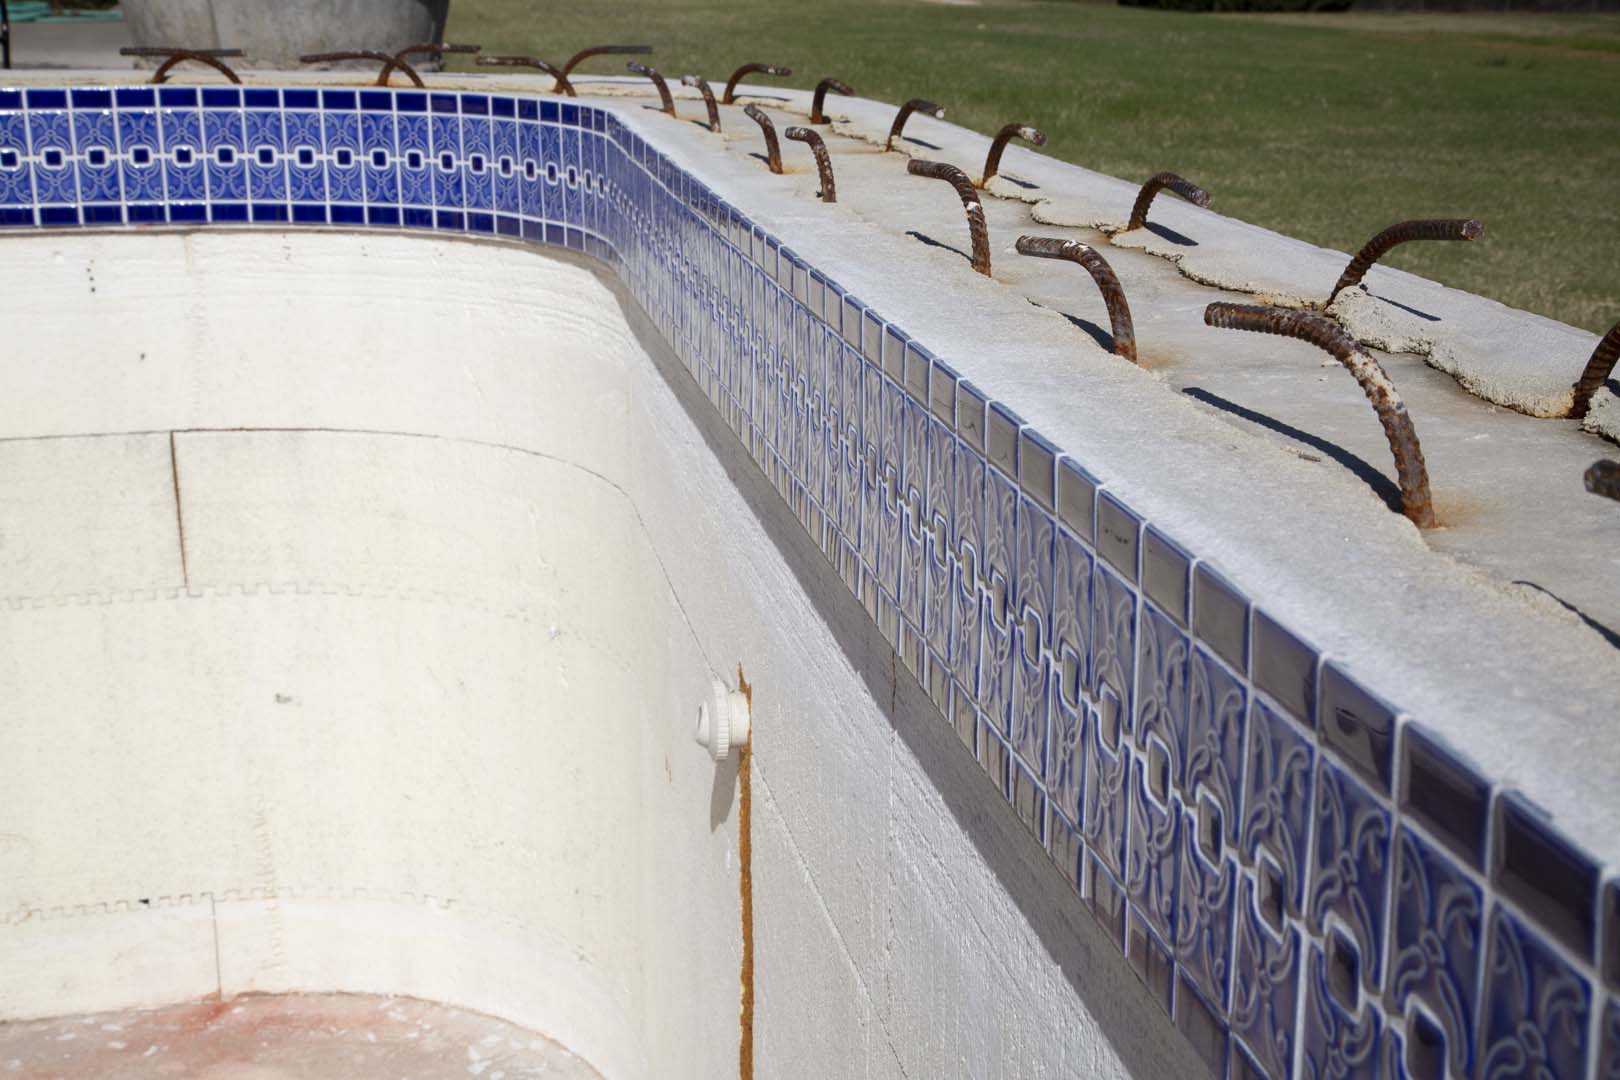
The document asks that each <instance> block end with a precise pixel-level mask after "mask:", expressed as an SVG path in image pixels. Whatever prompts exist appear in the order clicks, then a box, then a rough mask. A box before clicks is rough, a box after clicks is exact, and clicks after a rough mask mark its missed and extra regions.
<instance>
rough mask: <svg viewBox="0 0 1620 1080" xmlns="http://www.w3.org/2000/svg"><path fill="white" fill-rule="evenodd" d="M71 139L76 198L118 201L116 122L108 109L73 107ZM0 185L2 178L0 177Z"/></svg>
mask: <svg viewBox="0 0 1620 1080" xmlns="http://www.w3.org/2000/svg"><path fill="white" fill-rule="evenodd" d="M73 141H74V145H75V147H76V148H77V154H78V157H79V161H78V168H79V200H80V201H81V202H86V203H115V202H118V201H119V200H120V199H121V198H122V197H123V185H122V184H121V183H120V182H119V175H118V173H119V170H118V125H117V123H116V122H115V120H114V119H113V114H112V111H111V110H110V109H94V110H86V109H78V110H75V111H74V113H73ZM0 184H4V181H3V180H0ZM0 201H3V198H0Z"/></svg>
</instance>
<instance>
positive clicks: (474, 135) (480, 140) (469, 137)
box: [461, 116, 495, 210]
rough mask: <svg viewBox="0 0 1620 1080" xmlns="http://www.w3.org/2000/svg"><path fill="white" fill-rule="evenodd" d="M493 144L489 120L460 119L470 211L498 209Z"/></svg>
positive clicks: (463, 173) (466, 117)
mask: <svg viewBox="0 0 1620 1080" xmlns="http://www.w3.org/2000/svg"><path fill="white" fill-rule="evenodd" d="M493 153H494V143H493V140H492V137H491V134H490V124H489V121H488V120H487V119H485V118H483V117H474V116H463V117H462V118H461V165H462V175H463V178H464V189H463V190H464V192H465V196H466V200H467V202H466V205H467V208H468V209H469V210H493V209H494V208H495V168H494V161H493Z"/></svg>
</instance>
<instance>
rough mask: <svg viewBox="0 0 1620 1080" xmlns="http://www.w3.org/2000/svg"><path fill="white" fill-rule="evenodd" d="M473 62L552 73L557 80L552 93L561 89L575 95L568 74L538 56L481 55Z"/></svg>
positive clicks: (552, 87)
mask: <svg viewBox="0 0 1620 1080" xmlns="http://www.w3.org/2000/svg"><path fill="white" fill-rule="evenodd" d="M473 63H475V64H477V65H478V66H479V67H526V68H534V70H536V71H539V72H543V73H544V74H547V75H550V76H551V77H552V78H553V79H555V80H557V81H556V82H555V83H553V84H552V86H551V92H552V93H554V94H555V93H558V92H559V91H560V92H562V93H563V94H565V95H567V96H568V97H574V96H575V95H574V84H573V83H571V82H569V81H568V76H566V75H564V74H563V73H562V71H561V70H560V69H558V68H555V67H553V66H552V65H550V64H548V63H546V62H545V61H544V60H542V59H540V58H539V57H538V56H480V57H479V58H478V59H477V60H474V61H473Z"/></svg>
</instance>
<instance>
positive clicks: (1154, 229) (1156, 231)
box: [1143, 221, 1198, 247]
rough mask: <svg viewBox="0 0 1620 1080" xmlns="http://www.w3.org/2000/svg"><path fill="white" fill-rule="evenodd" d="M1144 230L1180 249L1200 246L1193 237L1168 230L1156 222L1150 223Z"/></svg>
mask: <svg viewBox="0 0 1620 1080" xmlns="http://www.w3.org/2000/svg"><path fill="white" fill-rule="evenodd" d="M1143 228H1145V229H1147V231H1148V232H1150V233H1152V234H1153V235H1154V236H1157V237H1158V238H1159V239H1161V240H1168V241H1170V242H1171V243H1172V244H1176V245H1178V246H1180V247H1197V246H1198V241H1196V240H1194V239H1193V238H1192V237H1190V236H1184V235H1182V234H1181V233H1178V232H1176V230H1174V229H1170V228H1166V227H1165V226H1163V225H1160V224H1159V223H1158V222H1156V221H1150V222H1148V223H1147V224H1146V225H1145V226H1143Z"/></svg>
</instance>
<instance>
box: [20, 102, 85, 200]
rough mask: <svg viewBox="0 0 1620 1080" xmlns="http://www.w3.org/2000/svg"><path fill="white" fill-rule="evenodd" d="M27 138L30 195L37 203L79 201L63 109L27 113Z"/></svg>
mask: <svg viewBox="0 0 1620 1080" xmlns="http://www.w3.org/2000/svg"><path fill="white" fill-rule="evenodd" d="M28 140H29V142H30V144H31V145H32V152H33V166H34V197H35V199H37V200H38V201H39V203H40V204H41V205H45V204H73V203H77V202H78V201H79V188H78V175H77V172H76V170H75V169H74V168H73V125H72V121H71V120H70V119H69V117H68V113H67V111H66V110H55V109H52V110H49V111H46V110H40V109H35V110H33V111H31V112H30V113H29V114H28Z"/></svg>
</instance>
